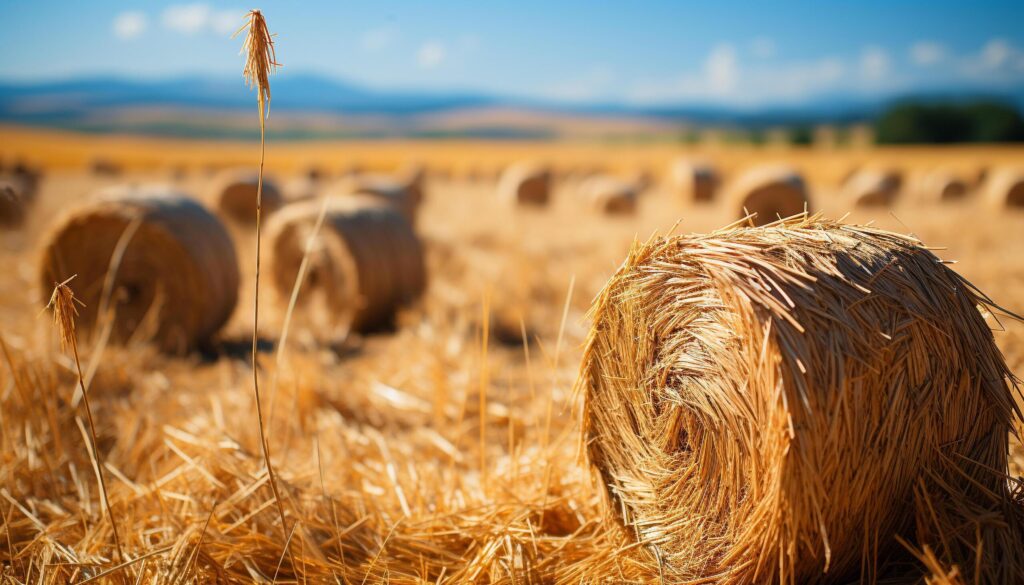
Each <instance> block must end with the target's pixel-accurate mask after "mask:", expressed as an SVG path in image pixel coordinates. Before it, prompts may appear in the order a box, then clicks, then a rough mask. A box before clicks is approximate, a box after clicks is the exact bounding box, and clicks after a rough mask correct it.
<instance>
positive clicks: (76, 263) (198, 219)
mask: <svg viewBox="0 0 1024 585" xmlns="http://www.w3.org/2000/svg"><path fill="white" fill-rule="evenodd" d="M44 241H45V242H46V243H45V248H44V250H43V255H42V259H41V262H40V284H41V285H42V287H43V289H44V290H48V289H49V287H50V286H52V285H53V283H54V282H62V281H64V280H66V279H68V278H70V277H71V276H74V275H78V276H77V278H76V280H75V284H76V288H77V289H78V291H79V297H80V298H81V299H82V300H83V302H84V303H85V306H84V307H82V308H81V310H80V318H79V324H80V326H81V328H82V329H84V330H87V331H91V330H93V329H97V330H103V329H105V328H108V327H109V329H110V331H109V332H108V333H109V336H110V338H111V339H112V340H113V341H117V342H121V343H125V342H128V341H131V340H140V341H145V340H153V341H154V342H155V343H156V344H157V345H158V346H159V347H160V348H162V349H163V350H165V351H169V352H174V353H180V352H185V351H188V350H190V349H192V348H194V347H196V346H197V345H199V344H201V343H203V342H205V341H207V340H208V339H210V337H211V336H213V335H214V334H215V333H216V332H217V331H218V330H219V329H220V327H221V326H222V325H224V323H225V322H227V320H228V318H229V317H230V316H231V313H232V312H233V311H234V309H235V303H236V301H237V299H238V283H239V274H238V261H237V258H236V255H235V248H234V244H233V243H232V241H231V238H230V237H229V236H228V233H227V230H226V229H225V228H224V226H223V224H221V222H220V221H219V220H218V219H217V218H216V217H215V216H214V215H212V214H211V213H210V212H208V211H207V210H206V209H204V208H203V207H202V206H201V205H199V203H197V202H196V201H194V200H192V199H189V198H188V197H186V196H184V195H181V194H179V193H176V192H174V191H173V190H170V189H169V188H165V187H160V186H153V187H140V188H128V189H119V190H117V191H116V192H114V194H112V195H111V194H107V195H104V196H102V197H101V198H100V199H99V200H97V201H96V202H94V203H91V204H87V205H85V206H84V207H80V208H78V209H74V210H72V211H71V212H70V213H69V214H68V215H66V216H65V217H64V218H63V219H62V220H60V221H58V222H57V224H56V226H55V227H54V229H53V231H52V232H51V233H50V234H49V236H48V237H47V238H45V240H44Z"/></svg>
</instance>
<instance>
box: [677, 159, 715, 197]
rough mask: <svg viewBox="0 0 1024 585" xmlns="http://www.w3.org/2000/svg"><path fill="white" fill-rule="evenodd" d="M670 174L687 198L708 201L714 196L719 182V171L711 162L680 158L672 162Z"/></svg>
mask: <svg viewBox="0 0 1024 585" xmlns="http://www.w3.org/2000/svg"><path fill="white" fill-rule="evenodd" d="M669 174H670V176H671V177H672V182H673V183H674V184H675V186H676V187H677V188H678V189H679V190H680V192H681V193H682V195H683V197H684V198H685V199H687V200H689V201H695V202H698V203H706V202H708V201H711V200H712V199H713V198H714V196H715V190H716V189H717V188H718V182H719V181H718V173H716V172H715V168H714V167H713V166H711V165H710V164H709V163H706V162H700V161H691V160H687V159H682V160H678V161H676V162H674V163H673V164H672V168H671V170H670V173H669Z"/></svg>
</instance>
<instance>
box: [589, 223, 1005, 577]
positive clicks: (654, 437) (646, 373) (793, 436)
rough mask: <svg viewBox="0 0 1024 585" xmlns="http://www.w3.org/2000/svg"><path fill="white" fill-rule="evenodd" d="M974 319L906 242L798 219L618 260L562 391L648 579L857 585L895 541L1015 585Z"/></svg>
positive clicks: (894, 554) (975, 307)
mask: <svg viewBox="0 0 1024 585" xmlns="http://www.w3.org/2000/svg"><path fill="white" fill-rule="evenodd" d="M990 305H991V302H990V301H989V300H988V299H987V297H985V296H984V295H982V294H981V293H980V292H979V291H977V290H976V289H974V288H973V287H972V286H971V285H970V283H968V282H966V281H965V280H964V279H963V278H962V277H960V276H959V275H958V274H956V273H955V272H953V271H952V270H950V269H949V268H948V267H947V266H946V265H944V264H943V263H942V262H941V261H940V260H939V259H938V258H937V257H936V256H935V255H933V254H932V253H931V252H930V251H928V250H927V249H925V248H924V247H923V246H922V245H921V244H920V243H919V242H917V241H916V240H913V239H911V238H909V237H905V236H901V235H897V234H893V233H889V232H885V231H881V230H876V229H872V228H866V227H858V226H846V225H842V224H838V223H835V222H830V221H825V220H822V219H820V218H818V217H813V216H812V217H810V218H802V219H791V220H787V221H784V222H780V223H778V224H775V225H773V226H768V227H757V228H753V227H749V228H748V227H741V228H732V229H726V230H722V231H719V232H714V233H711V234H707V235H692V236H679V237H671V238H657V239H652V240H651V241H648V242H647V243H645V244H638V245H636V246H635V247H634V249H633V250H632V251H631V252H630V254H629V257H628V258H627V260H626V262H625V263H624V264H623V266H622V267H621V268H620V269H619V271H618V272H617V273H616V274H615V275H614V276H613V277H612V279H611V280H610V281H609V283H608V284H607V286H606V288H605V289H604V291H603V292H602V293H601V294H600V295H599V297H598V298H597V300H596V301H595V306H594V308H593V309H592V313H591V315H592V318H593V327H592V329H591V332H590V335H589V338H588V341H587V345H586V349H585V354H584V359H583V363H582V366H581V372H580V377H579V380H578V385H579V388H578V390H579V391H580V392H581V393H582V395H583V396H584V400H585V404H584V413H583V417H584V423H583V431H582V432H583V435H582V441H583V444H584V445H585V447H586V452H587V456H588V459H589V462H590V463H591V464H592V466H593V467H594V468H595V470H596V472H597V473H598V475H599V477H600V480H601V481H602V482H603V484H604V485H605V487H606V488H607V493H608V496H609V499H610V512H611V513H612V514H613V515H615V516H616V517H617V518H618V519H619V520H620V521H621V522H622V524H623V525H624V526H625V527H626V528H627V529H628V531H629V532H630V533H631V534H633V535H634V536H635V537H636V538H638V539H639V540H640V541H642V542H643V543H644V544H645V545H648V546H650V547H653V549H655V556H656V557H657V558H658V561H659V564H660V566H661V567H663V571H664V575H665V580H666V581H667V582H676V583H678V582H700V583H747V584H753V583H850V582H856V581H857V580H860V579H863V580H865V581H871V580H873V579H874V578H875V577H879V576H880V575H881V574H883V573H887V572H888V571H890V570H894V569H892V568H891V567H892V566H893V565H892V563H893V562H895V561H897V560H899V561H904V562H906V561H908V557H909V554H908V553H907V551H906V549H905V547H904V546H903V545H902V544H901V543H900V541H899V540H898V538H899V539H903V540H905V541H906V542H907V543H908V544H909V545H910V546H913V547H914V548H915V550H925V549H924V547H927V550H929V551H931V552H934V553H935V554H937V555H939V558H940V559H941V560H942V562H943V563H945V564H947V565H949V566H952V565H954V564H955V565H957V566H958V567H959V568H960V570H961V572H962V573H961V574H962V575H964V576H965V577H967V580H966V581H965V582H975V581H974V577H975V576H977V578H979V579H980V581H981V582H985V583H1007V584H1008V583H1024V529H1022V527H1024V522H1022V520H1024V507H1022V506H1021V505H1020V504H1019V503H1015V502H1014V501H1013V499H1012V497H1013V496H1012V494H1011V492H1010V486H1009V485H1008V482H1007V479H1006V475H1005V474H1006V473H1007V469H1008V468H1007V449H1008V432H1009V430H1010V429H1011V428H1012V425H1013V424H1014V422H1015V421H1019V420H1020V414H1019V411H1018V410H1016V407H1015V406H1014V395H1015V392H1016V389H1015V388H1014V387H1013V385H1014V384H1015V381H1013V378H1012V375H1011V373H1010V371H1009V370H1008V368H1007V365H1006V363H1005V362H1004V360H1003V358H1002V356H1001V354H1000V352H999V350H998V348H997V347H996V345H995V342H994V339H993V335H992V333H991V331H990V330H989V327H988V326H987V325H986V322H985V318H984V317H983V316H982V313H981V312H980V311H979V307H986V308H991V307H990ZM897 537H898V538H897ZM975 547H981V557H979V558H975ZM909 562H910V563H913V562H915V561H914V559H909ZM906 567H907V565H904V570H905V569H906ZM918 569H920V570H922V571H923V570H925V568H922V567H917V568H914V567H913V566H911V570H918ZM901 582H903V581H901ZM905 582H908V583H909V582H918V581H914V580H907V581H905Z"/></svg>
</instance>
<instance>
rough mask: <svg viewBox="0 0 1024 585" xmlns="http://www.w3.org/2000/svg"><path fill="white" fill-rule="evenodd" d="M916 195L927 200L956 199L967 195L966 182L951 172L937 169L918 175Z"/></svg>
mask: <svg viewBox="0 0 1024 585" xmlns="http://www.w3.org/2000/svg"><path fill="white" fill-rule="evenodd" d="M917 192H918V195H919V196H920V197H921V198H922V199H925V200H927V201H936V202H947V201H957V200H960V199H963V198H965V197H967V194H968V192H969V190H968V188H967V183H966V182H964V180H963V179H960V178H959V177H957V176H956V175H954V174H953V173H951V172H949V171H946V170H943V169H938V170H934V171H931V172H928V173H924V174H923V175H920V177H919V179H918V183H917Z"/></svg>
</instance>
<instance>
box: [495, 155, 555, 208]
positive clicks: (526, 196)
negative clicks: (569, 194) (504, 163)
mask: <svg viewBox="0 0 1024 585" xmlns="http://www.w3.org/2000/svg"><path fill="white" fill-rule="evenodd" d="M498 197H500V198H501V199H502V200H503V201H505V202H507V203H509V204H511V205H529V206H543V205H547V203H548V200H549V199H550V198H551V171H550V170H549V169H548V168H547V167H544V166H542V165H539V164H535V163H529V162H520V163H515V164H512V165H510V166H509V167H508V168H507V169H505V170H504V172H502V174H501V179H499V181H498Z"/></svg>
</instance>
